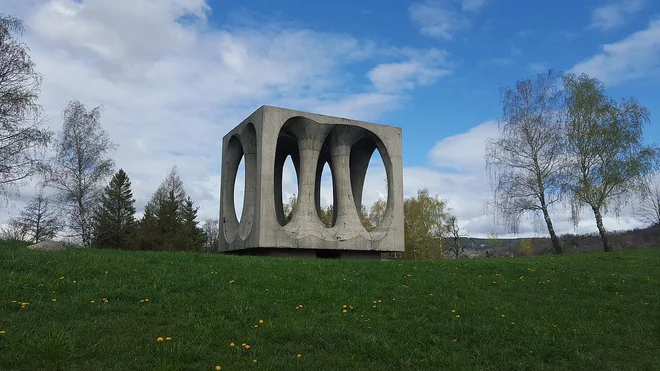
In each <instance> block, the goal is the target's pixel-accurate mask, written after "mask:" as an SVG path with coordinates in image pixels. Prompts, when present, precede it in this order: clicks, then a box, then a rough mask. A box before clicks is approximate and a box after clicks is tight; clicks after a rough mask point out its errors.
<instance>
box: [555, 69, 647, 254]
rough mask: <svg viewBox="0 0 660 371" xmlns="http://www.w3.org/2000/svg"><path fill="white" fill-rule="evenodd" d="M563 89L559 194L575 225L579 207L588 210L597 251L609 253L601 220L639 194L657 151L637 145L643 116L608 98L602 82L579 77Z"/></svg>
mask: <svg viewBox="0 0 660 371" xmlns="http://www.w3.org/2000/svg"><path fill="white" fill-rule="evenodd" d="M564 85H565V88H566V90H567V93H568V95H567V99H566V106H567V112H566V114H567V118H566V136H567V139H568V145H567V149H568V152H569V156H568V158H569V159H570V165H571V166H570V177H568V178H567V182H566V184H565V188H566V190H567V191H568V192H569V194H570V195H571V198H570V200H571V206H572V208H571V209H572V219H573V222H574V224H575V225H577V224H578V221H579V216H580V213H581V211H582V209H583V207H585V206H589V207H590V208H591V210H592V211H593V213H594V217H595V218H596V226H597V227H598V232H599V233H600V237H601V240H602V241H603V249H604V250H605V251H606V252H609V251H612V246H611V245H610V242H609V239H608V236H607V231H606V229H605V226H604V225H603V217H602V214H603V213H606V212H608V211H609V210H613V211H614V212H615V214H618V212H619V210H620V208H621V206H622V205H623V204H625V203H626V202H627V201H628V200H629V198H630V197H629V196H631V195H632V194H633V193H639V192H643V191H644V189H645V183H644V178H645V177H646V176H647V175H648V174H649V173H650V172H651V171H653V170H654V169H655V165H656V161H657V157H658V149H657V148H656V147H655V146H650V145H645V144H644V141H643V126H644V124H646V123H648V122H649V112H648V110H647V109H646V108H645V107H643V106H641V105H640V104H639V103H638V102H637V101H636V100H635V99H634V98H624V99H622V100H621V101H619V102H616V101H614V100H612V99H610V98H608V97H607V96H606V95H605V88H604V86H603V84H602V82H600V81H599V80H597V79H595V78H590V77H589V76H587V75H585V74H582V75H580V76H576V75H574V74H569V75H566V76H565V78H564Z"/></svg>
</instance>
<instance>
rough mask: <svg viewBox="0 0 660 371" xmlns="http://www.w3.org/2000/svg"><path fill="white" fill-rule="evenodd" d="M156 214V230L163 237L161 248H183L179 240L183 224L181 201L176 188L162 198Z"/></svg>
mask: <svg viewBox="0 0 660 371" xmlns="http://www.w3.org/2000/svg"><path fill="white" fill-rule="evenodd" d="M158 206H159V207H158V209H157V210H156V212H155V216H156V231H157V233H158V235H159V236H160V237H161V243H160V244H159V245H160V246H159V247H160V248H159V250H181V247H180V242H179V241H178V240H179V239H178V237H179V230H180V226H181V224H182V223H181V216H180V208H181V202H180V201H179V200H177V199H176V195H175V193H174V190H170V191H169V194H168V195H167V197H165V198H164V199H161V200H160V203H159V205H158Z"/></svg>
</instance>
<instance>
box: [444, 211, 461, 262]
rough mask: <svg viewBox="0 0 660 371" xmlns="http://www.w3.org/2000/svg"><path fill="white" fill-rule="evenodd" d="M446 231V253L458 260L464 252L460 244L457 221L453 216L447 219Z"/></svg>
mask: <svg viewBox="0 0 660 371" xmlns="http://www.w3.org/2000/svg"><path fill="white" fill-rule="evenodd" d="M447 231H448V237H447V252H448V253H450V254H453V255H454V258H455V259H458V258H459V257H460V256H461V253H462V252H463V251H465V245H464V244H463V243H462V242H461V228H460V227H459V226H458V220H457V219H456V217H455V216H453V215H452V216H450V217H449V218H448V219H447Z"/></svg>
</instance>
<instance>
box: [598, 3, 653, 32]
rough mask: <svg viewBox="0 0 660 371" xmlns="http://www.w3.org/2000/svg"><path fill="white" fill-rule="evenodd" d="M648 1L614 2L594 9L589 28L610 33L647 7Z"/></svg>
mask: <svg viewBox="0 0 660 371" xmlns="http://www.w3.org/2000/svg"><path fill="white" fill-rule="evenodd" d="M646 4H647V1H646V0H613V1H610V2H609V3H607V4H605V5H603V6H600V7H598V8H596V9H594V11H593V13H592V14H591V24H590V25H589V28H595V29H598V30H601V31H608V30H612V29H615V28H618V27H620V26H622V25H623V24H625V23H626V21H628V18H629V17H630V16H632V15H634V14H636V13H638V12H639V11H641V10H642V9H644V7H645V6H646Z"/></svg>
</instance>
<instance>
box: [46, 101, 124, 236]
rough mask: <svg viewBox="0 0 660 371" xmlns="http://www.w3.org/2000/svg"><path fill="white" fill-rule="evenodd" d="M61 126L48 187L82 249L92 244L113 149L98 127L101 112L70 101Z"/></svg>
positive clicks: (110, 142) (110, 170) (105, 135)
mask: <svg viewBox="0 0 660 371" xmlns="http://www.w3.org/2000/svg"><path fill="white" fill-rule="evenodd" d="M63 117H64V125H63V128H62V131H61V132H60V133H59V135H58V137H57V140H56V154H55V158H54V160H53V162H52V166H51V168H50V171H49V174H48V176H47V179H46V180H47V184H48V185H50V186H52V187H53V188H54V189H55V190H56V192H57V196H58V200H59V202H60V205H61V206H62V208H63V210H64V212H65V213H66V216H67V220H66V224H67V226H68V227H69V229H70V230H71V231H72V232H73V233H72V237H75V238H77V239H78V240H79V241H80V242H81V243H82V245H83V246H90V245H91V243H92V232H93V217H94V209H95V208H96V206H97V204H98V201H99V197H100V195H101V192H102V191H103V185H102V184H103V183H104V182H105V181H106V179H107V178H108V177H110V176H111V175H112V174H113V167H114V161H113V160H112V159H111V158H110V157H108V155H109V153H110V152H111V151H113V150H114V148H115V145H114V144H113V143H112V141H111V140H110V137H109V136H108V133H107V132H106V131H105V130H104V129H103V128H102V127H101V121H100V120H101V108H100V107H95V108H92V109H91V110H89V111H88V110H87V108H86V107H85V106H84V105H83V104H82V103H80V102H79V101H72V102H70V103H69V104H68V106H67V107H66V108H65V109H64V112H63Z"/></svg>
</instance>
